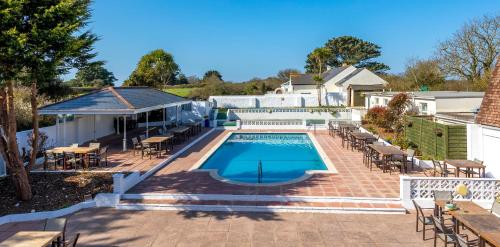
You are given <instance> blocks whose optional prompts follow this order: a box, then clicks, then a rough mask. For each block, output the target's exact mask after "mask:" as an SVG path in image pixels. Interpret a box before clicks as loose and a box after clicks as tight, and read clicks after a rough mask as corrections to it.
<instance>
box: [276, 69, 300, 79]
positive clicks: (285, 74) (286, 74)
mask: <svg viewBox="0 0 500 247" xmlns="http://www.w3.org/2000/svg"><path fill="white" fill-rule="evenodd" d="M293 74H300V70H298V69H283V70H280V71H279V72H278V74H277V75H276V77H278V79H280V80H281V81H282V82H286V81H288V80H290V75H293Z"/></svg>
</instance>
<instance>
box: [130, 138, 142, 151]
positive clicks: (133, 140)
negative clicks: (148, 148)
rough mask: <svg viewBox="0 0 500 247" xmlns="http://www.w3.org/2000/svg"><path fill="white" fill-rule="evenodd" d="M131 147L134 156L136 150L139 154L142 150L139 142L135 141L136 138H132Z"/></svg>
mask: <svg viewBox="0 0 500 247" xmlns="http://www.w3.org/2000/svg"><path fill="white" fill-rule="evenodd" d="M132 147H133V149H134V156H135V151H136V150H139V152H140V151H141V150H142V145H141V143H139V140H137V137H132Z"/></svg>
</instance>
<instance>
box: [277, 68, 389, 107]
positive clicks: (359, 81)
mask: <svg viewBox="0 0 500 247" xmlns="http://www.w3.org/2000/svg"><path fill="white" fill-rule="evenodd" d="M315 75H316V74H298V75H291V76H290V80H289V81H287V82H285V83H283V84H282V85H281V87H280V88H278V89H277V90H276V91H275V92H276V93H282V94H314V95H316V94H317V93H318V89H317V85H316V81H315V80H314V76H315ZM321 77H322V79H323V83H322V85H321V95H322V100H323V101H324V102H323V104H324V105H332V106H340V105H345V106H363V105H364V93H366V92H373V91H382V89H383V88H384V85H386V84H387V82H386V81H385V80H384V79H382V78H380V77H379V76H378V75H376V74H375V73H373V72H371V71H370V70H368V69H365V68H356V67H354V66H343V67H338V68H331V69H330V68H329V69H328V70H327V71H325V72H324V73H323V74H322V75H321Z"/></svg>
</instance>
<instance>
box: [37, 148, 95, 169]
mask: <svg viewBox="0 0 500 247" xmlns="http://www.w3.org/2000/svg"><path fill="white" fill-rule="evenodd" d="M98 149H99V148H97V147H55V148H53V149H50V150H47V152H52V153H55V154H63V155H64V154H66V153H74V154H79V155H81V156H88V154H90V153H95V152H96V151H97V150H98ZM82 162H83V165H82V166H83V167H84V168H89V167H88V163H87V162H85V157H82ZM89 163H90V160H89ZM63 169H64V170H65V169H66V157H63Z"/></svg>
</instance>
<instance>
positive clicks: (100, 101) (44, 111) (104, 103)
mask: <svg viewBox="0 0 500 247" xmlns="http://www.w3.org/2000/svg"><path fill="white" fill-rule="evenodd" d="M188 102H190V100H187V99H185V98H182V97H179V96H176V95H173V94H169V93H165V92H163V91H160V90H157V89H154V88H149V87H107V88H103V89H100V90H96V91H94V92H90V93H88V94H84V95H81V96H78V97H76V98H72V99H69V100H65V101H61V102H57V103H54V104H50V105H47V106H44V107H41V108H40V109H39V111H38V112H39V114H40V115H54V114H115V115H120V114H137V113H140V112H147V111H151V110H155V109H161V108H164V107H168V106H174V105H178V104H180V103H188Z"/></svg>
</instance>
